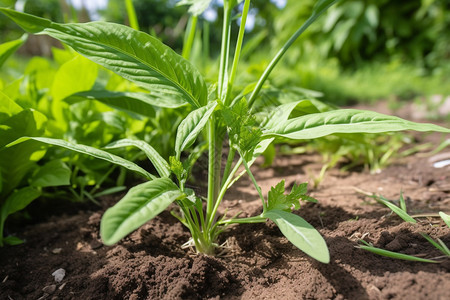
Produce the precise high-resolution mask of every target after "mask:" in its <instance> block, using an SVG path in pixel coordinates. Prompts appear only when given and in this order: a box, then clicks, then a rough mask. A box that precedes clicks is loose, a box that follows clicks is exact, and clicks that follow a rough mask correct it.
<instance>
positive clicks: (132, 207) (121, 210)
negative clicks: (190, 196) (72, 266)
mask: <svg viewBox="0 0 450 300" xmlns="http://www.w3.org/2000/svg"><path fill="white" fill-rule="evenodd" d="M183 195H184V194H183V193H182V192H181V191H180V190H179V189H178V187H177V186H176V185H175V184H174V183H173V182H172V181H171V180H170V179H169V178H157V179H155V180H152V181H149V182H146V183H142V184H140V185H138V186H135V187H133V188H132V189H130V190H129V191H128V193H127V194H126V195H125V197H123V198H122V200H120V201H119V202H118V203H117V204H116V205H114V206H113V207H111V208H109V209H108V210H107V211H106V212H105V214H104V215H103V217H102V221H101V224H100V235H101V237H102V240H103V243H105V244H106V245H112V244H114V243H117V242H118V241H119V240H120V239H122V238H123V237H125V236H126V235H128V234H129V233H131V232H132V231H134V230H136V229H137V228H139V227H140V226H142V225H143V224H145V223H146V222H147V221H149V220H151V219H152V218H154V217H156V216H157V215H158V214H159V213H161V212H162V211H163V210H165V209H166V208H167V207H168V206H169V205H170V204H171V203H172V202H173V201H175V200H177V199H178V198H181V197H182V196H183Z"/></svg>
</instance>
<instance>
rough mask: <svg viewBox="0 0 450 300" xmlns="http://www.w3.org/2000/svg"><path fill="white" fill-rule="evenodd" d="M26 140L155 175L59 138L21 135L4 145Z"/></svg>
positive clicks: (118, 158)
mask: <svg viewBox="0 0 450 300" xmlns="http://www.w3.org/2000/svg"><path fill="white" fill-rule="evenodd" d="M27 140H35V141H38V142H42V143H44V144H48V145H54V146H59V147H63V148H66V149H69V150H72V151H75V152H78V153H81V154H87V155H90V156H93V157H96V158H99V159H102V160H105V161H108V162H110V163H113V164H116V165H119V166H122V167H124V168H126V169H128V170H130V171H134V172H136V173H138V174H140V175H142V176H144V177H145V178H147V179H154V178H156V177H155V176H153V175H152V174H150V173H148V172H147V171H145V170H144V169H142V168H141V167H139V166H138V165H136V164H135V163H133V162H131V161H129V160H126V159H124V158H122V157H119V156H117V155H114V154H111V153H108V152H106V151H103V150H100V149H97V148H93V147H90V146H86V145H80V144H74V143H71V142H67V141H65V140H60V139H53V138H43V137H22V138H20V139H18V140H16V141H14V142H12V143H10V144H8V145H6V147H8V148H9V147H12V146H14V145H16V144H19V143H22V142H24V141H27Z"/></svg>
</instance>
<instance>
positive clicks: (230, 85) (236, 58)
mask: <svg viewBox="0 0 450 300" xmlns="http://www.w3.org/2000/svg"><path fill="white" fill-rule="evenodd" d="M249 7H250V0H245V3H244V8H243V10H242V18H241V25H240V27H239V34H238V39H237V43H236V50H235V52H234V59H233V65H232V67H231V74H230V80H229V82H228V87H227V95H226V98H225V105H227V104H228V102H229V98H230V95H231V90H232V88H233V84H234V80H235V79H236V72H237V67H238V63H239V58H240V56H241V49H242V41H243V40H244V34H245V24H246V22H247V15H248V10H249Z"/></svg>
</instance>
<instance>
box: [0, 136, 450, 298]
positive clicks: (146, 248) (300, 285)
mask: <svg viewBox="0 0 450 300" xmlns="http://www.w3.org/2000/svg"><path fill="white" fill-rule="evenodd" d="M418 136H419V135H418ZM440 138H442V135H439V134H432V135H420V142H423V141H425V140H429V139H433V140H434V141H436V139H437V140H439V139H440ZM442 157H444V158H446V159H449V158H450V153H449V152H445V150H444V151H443V152H441V153H440V154H439V156H432V157H430V156H425V155H423V154H421V153H419V154H416V155H413V156H409V157H407V158H403V159H398V160H396V161H395V162H394V163H392V164H391V165H390V166H389V167H387V168H386V169H384V170H383V171H381V172H380V173H378V174H370V173H369V172H366V171H362V170H360V171H356V170H353V171H347V172H342V171H339V169H332V170H330V171H329V172H328V173H327V175H326V177H325V179H324V181H323V182H322V183H321V184H320V185H319V187H318V188H317V189H314V190H312V191H311V195H312V196H313V197H315V198H317V199H318V200H319V203H317V204H314V203H308V204H305V205H303V206H302V208H301V209H300V210H298V211H296V212H295V213H296V214H298V215H300V216H302V217H303V218H305V219H306V220H307V221H308V222H310V223H311V224H312V225H313V226H314V227H315V228H317V229H318V230H319V231H320V232H321V234H322V235H323V236H324V238H325V240H326V242H327V244H328V246H329V250H330V255H331V262H330V263H329V264H322V263H319V262H317V261H315V260H313V259H311V258H309V257H308V256H307V255H305V254H304V253H303V252H301V251H300V250H298V249H297V248H295V247H294V246H292V245H291V244H290V243H289V242H288V241H287V240H286V239H285V238H284V237H283V236H282V234H281V233H280V231H279V230H278V229H277V227H276V226H275V225H274V224H273V223H271V222H268V223H265V224H245V225H238V226H231V227H229V230H228V231H227V232H225V233H224V234H223V236H222V240H221V242H223V243H225V245H226V249H227V250H226V251H225V252H224V253H223V254H222V255H221V256H216V257H211V256H205V255H196V254H194V253H193V252H192V251H191V250H189V249H182V248H181V247H180V245H182V244H183V243H185V242H186V241H187V240H188V239H189V233H188V231H187V230H186V229H185V228H183V226H182V225H181V224H180V223H179V222H178V221H176V220H175V218H174V217H172V215H171V214H170V212H169V210H168V211H165V212H163V213H162V214H160V215H159V216H158V217H156V218H155V219H153V220H151V221H150V222H148V223H146V224H145V225H144V226H142V227H141V228H140V229H139V230H137V231H135V232H134V233H132V234H131V235H129V236H128V237H126V238H125V239H123V240H122V241H121V242H119V243H118V244H117V245H114V246H109V247H108V246H104V245H103V244H102V243H101V241H100V238H99V223H100V219H101V216H102V213H103V212H104V210H105V209H106V208H107V207H109V206H111V205H113V204H114V202H116V201H118V200H119V197H115V198H105V199H103V200H102V203H101V205H102V207H100V208H96V207H92V206H91V207H88V208H86V207H83V209H81V210H80V211H76V210H75V211H76V213H66V214H57V215H54V216H52V217H50V218H47V219H46V220H44V221H42V222H40V223H37V224H30V225H26V226H24V227H19V228H17V231H16V232H15V234H16V235H17V236H19V237H21V238H23V239H25V240H26V243H25V244H22V245H19V246H14V247H3V248H0V266H1V268H0V299H14V300H19V299H442V300H444V299H450V272H449V271H450V259H449V258H440V259H439V261H440V263H436V264H430V263H421V262H409V261H403V260H395V259H391V258H387V257H382V256H378V255H375V254H372V253H370V252H367V251H364V250H362V249H359V248H358V247H357V246H358V245H359V242H358V241H359V240H360V239H364V240H365V241H367V242H370V243H373V245H374V246H376V247H380V248H383V249H387V250H391V251H396V252H400V253H406V254H411V255H417V256H420V257H425V258H436V257H442V253H440V252H439V251H438V250H436V249H435V248H434V247H433V246H432V245H430V244H429V243H428V242H427V241H426V240H425V239H424V238H423V237H422V236H421V235H420V233H421V232H425V233H427V234H429V235H430V236H431V237H433V238H434V239H436V238H440V239H441V240H442V241H443V242H444V243H445V244H446V245H450V229H449V228H448V227H446V225H445V224H444V222H443V221H442V220H441V219H440V218H439V217H436V213H437V212H439V211H445V212H447V213H450V172H449V171H450V166H447V167H444V168H435V167H434V166H433V163H434V162H435V160H438V159H442ZM321 166H322V164H321V157H320V156H319V155H311V154H302V155H290V156H279V157H277V158H276V159H275V161H274V163H273V165H272V166H271V167H270V168H261V167H258V164H256V165H255V166H254V167H253V170H254V173H255V177H256V179H257V180H258V183H259V184H260V185H261V187H262V189H263V193H264V194H266V193H267V191H268V190H269V188H270V186H273V185H275V184H276V183H278V182H279V181H280V180H282V179H286V186H292V185H293V183H294V182H297V183H300V182H305V181H308V180H310V175H311V174H318V173H319V171H320V168H321ZM400 191H402V192H403V195H404V197H405V199H406V202H407V206H408V209H409V212H410V214H416V215H422V217H418V220H419V222H418V224H409V223H405V222H403V221H402V220H401V219H400V218H399V217H398V216H396V215H393V214H391V213H390V210H389V209H387V208H385V207H384V206H382V205H380V204H378V203H376V202H375V201H374V200H373V199H372V198H370V197H368V196H366V195H365V194H364V193H376V194H381V195H383V196H384V197H386V198H388V199H392V200H395V199H399V195H400ZM67 205H71V208H70V209H68V210H67V211H74V207H76V206H75V205H74V204H71V203H67ZM224 206H226V207H228V208H229V215H231V214H232V213H234V212H237V211H244V214H243V216H244V215H247V216H251V215H257V214H259V213H260V212H261V204H260V200H259V199H258V196H257V193H256V192H255V191H254V189H253V187H252V185H251V182H250V181H249V180H248V179H247V178H242V179H241V180H240V181H238V182H237V183H236V184H235V185H234V186H233V188H232V190H231V191H230V192H229V193H228V194H227V197H226V200H225V201H224ZM171 209H173V208H171ZM58 211H60V210H58ZM58 269H64V271H65V276H64V277H63V278H62V280H61V281H59V282H57V281H55V277H54V276H52V273H54V272H55V271H56V270H58Z"/></svg>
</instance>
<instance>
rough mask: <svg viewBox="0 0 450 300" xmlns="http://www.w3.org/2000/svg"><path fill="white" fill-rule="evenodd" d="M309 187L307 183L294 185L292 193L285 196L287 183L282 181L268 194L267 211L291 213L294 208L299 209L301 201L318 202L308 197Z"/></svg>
mask: <svg viewBox="0 0 450 300" xmlns="http://www.w3.org/2000/svg"><path fill="white" fill-rule="evenodd" d="M307 186H308V184H307V183H302V184H294V186H293V187H292V189H291V192H290V193H289V194H287V195H285V194H284V192H285V181H284V180H282V181H280V182H279V183H278V184H277V185H276V186H275V187H272V188H271V189H270V191H269V192H268V197H267V198H268V199H267V211H269V210H273V209H275V210H283V211H288V212H289V211H290V210H291V209H292V208H294V209H299V208H300V201H299V200H300V199H302V200H307V201H312V202H317V200H316V199H314V198H312V197H309V196H307V195H306V193H307V192H308V189H307Z"/></svg>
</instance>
